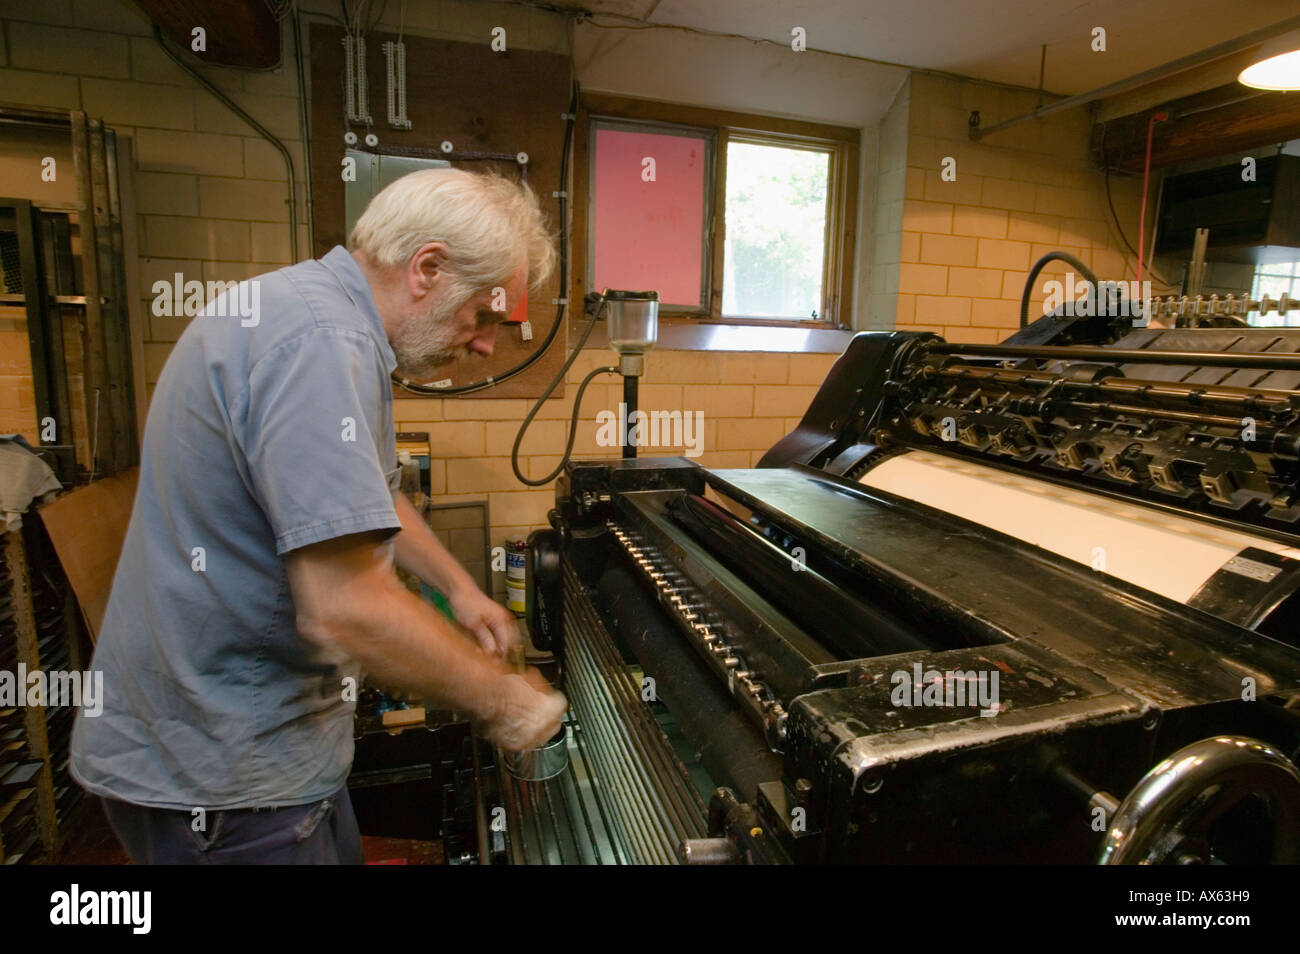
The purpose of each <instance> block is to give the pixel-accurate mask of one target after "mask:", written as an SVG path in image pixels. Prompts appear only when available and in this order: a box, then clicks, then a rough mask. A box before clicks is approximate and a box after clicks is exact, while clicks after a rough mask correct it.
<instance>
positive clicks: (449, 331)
mask: <svg viewBox="0 0 1300 954" xmlns="http://www.w3.org/2000/svg"><path fill="white" fill-rule="evenodd" d="M463 304H464V302H456V301H444V302H440V303H438V304H436V305H434V306H433V307H432V308H431V309H429V311H428V312H426V313H425V314H423V315H419V316H416V317H413V318H411V319H409V320H408V321H407V322H406V323H405V324H404V325H403V326H402V329H401V330H400V331H399V332H398V333H397V334H396V335H395V336H394V337H393V340H392V342H391V344H392V346H393V354H394V355H396V357H397V373H398V374H399V375H401V376H402V377H403V378H406V379H407V380H409V381H425V380H428V379H429V378H430V377H432V375H433V372H434V371H436V370H438V369H439V368H441V367H444V366H445V365H448V364H451V363H452V362H453V361H460V360H461V359H463V358H467V357H469V355H470V350H469V348H468V347H467V346H465V345H455V344H453V342H454V341H455V338H456V332H455V330H454V329H453V328H452V325H451V322H452V316H453V315H455V313H456V312H457V311H458V310H459V309H460V307H461V305H463Z"/></svg>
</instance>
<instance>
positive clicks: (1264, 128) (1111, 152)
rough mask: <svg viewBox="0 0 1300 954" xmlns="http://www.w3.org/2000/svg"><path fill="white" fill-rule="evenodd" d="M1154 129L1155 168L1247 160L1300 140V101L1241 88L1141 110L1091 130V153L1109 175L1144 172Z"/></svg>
mask: <svg viewBox="0 0 1300 954" xmlns="http://www.w3.org/2000/svg"><path fill="white" fill-rule="evenodd" d="M1158 112H1165V113H1168V114H1169V118H1168V119H1167V120H1165V121H1162V122H1158V123H1156V124H1155V131H1154V134H1153V136H1152V142H1151V167H1152V168H1153V169H1158V168H1161V167H1163V166H1168V165H1172V164H1173V163H1175V162H1181V161H1186V160H1190V159H1208V158H1211V157H1213V156H1223V155H1229V154H1232V153H1241V154H1242V155H1249V154H1252V153H1255V152H1258V151H1259V150H1262V149H1268V148H1270V147H1273V146H1276V145H1277V144H1278V143H1281V142H1287V141H1289V140H1291V139H1296V138H1300V96H1297V95H1295V94H1290V95H1288V94H1286V93H1273V92H1260V91H1259V90H1253V89H1249V88H1248V87H1245V86H1241V85H1240V84H1237V83H1229V84H1226V85H1223V86H1218V87H1216V88H1214V89H1211V90H1206V91H1205V92H1203V93H1198V94H1196V95H1195V96H1186V97H1183V98H1182V99H1177V100H1174V101H1172V102H1170V103H1166V104H1165V105H1163V106H1160V107H1159V108H1156V109H1147V110H1143V111H1142V112H1140V113H1134V114H1132V115H1130V116H1125V117H1123V118H1121V119H1115V120H1111V121H1110V122H1108V123H1104V124H1101V123H1099V124H1098V125H1097V126H1095V127H1093V149H1094V152H1095V153H1096V154H1097V157H1098V159H1099V160H1100V161H1102V162H1106V163H1109V166H1110V168H1111V169H1117V170H1121V171H1126V172H1140V171H1141V170H1142V164H1143V161H1144V158H1145V153H1146V137H1147V122H1148V120H1149V119H1150V118H1151V116H1152V115H1154V114H1155V113H1158Z"/></svg>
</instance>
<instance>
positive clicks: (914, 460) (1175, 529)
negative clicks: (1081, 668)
mask: <svg viewBox="0 0 1300 954" xmlns="http://www.w3.org/2000/svg"><path fill="white" fill-rule="evenodd" d="M859 483H861V484H863V485H864V486H867V487H874V488H876V489H878V490H884V491H888V492H889V493H892V494H896V495H898V496H900V497H906V498H908V499H909V500H915V501H917V502H918V503H922V504H926V505H927V506H930V507H934V508H935V509H936V510H943V511H946V512H948V513H951V514H954V515H955V516H959V517H964V518H965V519H967V520H971V521H973V522H975V523H978V524H981V525H982V526H985V527H990V528H992V529H994V530H999V531H1001V532H1002V533H1005V534H1008V535H1010V536H1013V537H1017V538H1019V539H1021V540H1024V541H1025V542H1026V543H1031V544H1033V545H1035V546H1039V547H1042V548H1043V549H1045V550H1050V551H1051V552H1052V553H1056V554H1058V555H1060V556H1063V557H1065V558H1067V559H1070V560H1074V561H1076V562H1078V563H1082V564H1083V565H1085V566H1088V567H1092V568H1093V569H1097V570H1101V571H1103V572H1105V573H1109V574H1110V575H1111V576H1116V577H1119V578H1120V579H1123V580H1127V581H1129V582H1130V583H1133V584H1135V585H1137V586H1140V587H1143V588H1144V589H1147V590H1151V591H1152V592H1155V593H1160V594H1162V595H1164V596H1167V597H1169V598H1171V599H1175V600H1178V601H1179V602H1180V603H1186V602H1187V601H1188V600H1190V599H1191V598H1192V596H1193V595H1194V594H1195V593H1196V591H1197V590H1199V589H1200V588H1201V586H1202V584H1204V583H1205V581H1206V580H1208V579H1209V578H1210V577H1211V576H1213V575H1214V574H1215V573H1216V572H1218V570H1219V569H1220V568H1221V567H1222V566H1223V564H1224V563H1226V562H1227V561H1228V560H1230V559H1232V557H1234V556H1236V555H1237V554H1238V553H1240V552H1241V551H1242V550H1244V549H1245V548H1247V547H1257V548H1258V549H1260V550H1265V551H1268V552H1270V553H1280V554H1283V555H1285V556H1289V557H1291V558H1293V559H1300V550H1296V549H1294V548H1292V547H1288V546H1286V545H1285V544H1282V543H1277V542H1275V541H1273V540H1269V539H1267V538H1265V537H1257V536H1252V535H1250V534H1245V533H1237V532H1235V531H1232V530H1225V529H1222V528H1220V527H1216V526H1213V525H1212V524H1208V523H1204V522H1202V521H1199V520H1194V519H1192V518H1190V517H1181V516H1178V515H1176V514H1169V513H1162V512H1160V511H1158V510H1154V509H1151V508H1148V507H1143V506H1141V505H1139V504H1130V503H1125V502H1124V501H1121V500H1115V499H1112V498H1110V497H1105V496H1102V495H1100V494H1093V493H1089V492H1087V491H1084V490H1076V489H1073V488H1070V487H1062V486H1060V485H1057V484H1052V483H1048V482H1046V481H1041V480H1035V479H1033V478H1030V477H1022V476H1020V475H1019V474H1012V473H1007V472H1006V471H1002V470H997V469H996V468H992V467H984V466H981V465H980V464H976V463H972V462H970V461H965V460H956V459H953V458H949V457H944V456H941V455H939V454H931V453H928V452H926V451H910V452H908V453H905V454H902V455H900V456H898V457H894V458H891V459H889V460H887V461H885V462H884V463H882V464H880V465H879V466H877V467H874V468H872V469H871V470H869V471H867V473H866V474H864V475H863V477H862V479H861V480H860V481H859Z"/></svg>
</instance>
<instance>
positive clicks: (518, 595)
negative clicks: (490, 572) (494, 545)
mask: <svg viewBox="0 0 1300 954" xmlns="http://www.w3.org/2000/svg"><path fill="white" fill-rule="evenodd" d="M527 575H528V546H527V544H525V543H524V541H523V540H509V541H507V542H506V608H507V609H509V610H510V611H511V612H512V613H514V614H516V615H517V616H523V615H524V613H525V612H526V611H527V609H528V587H527Z"/></svg>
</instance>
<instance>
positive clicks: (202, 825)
mask: <svg viewBox="0 0 1300 954" xmlns="http://www.w3.org/2000/svg"><path fill="white" fill-rule="evenodd" d="M103 802H104V813H105V814H106V815H107V816H108V823H109V824H110V825H112V826H113V831H114V832H115V833H116V834H117V837H118V840H119V841H121V842H122V845H123V847H125V848H126V851H127V854H129V855H130V856H131V860H132V861H133V862H135V863H136V864H138V865H258V864H270V865H359V864H362V863H363V861H364V857H363V855H362V852H361V831H360V829H358V827H357V819H356V816H355V815H354V814H353V813H352V801H351V800H350V799H349V798H348V790H347V786H346V785H345V786H344V787H343V788H341V789H339V790H338V791H337V792H335V793H334V794H333V795H331V796H330V797H329V798H326V799H323V800H322V801H319V802H313V803H311V804H309V805H293V806H289V807H286V808H240V809H232V810H228V811H210V812H206V813H204V814H203V815H202V816H198V817H196V816H195V815H194V814H192V813H190V812H182V811H174V810H172V809H167V808H147V807H145V806H143V805H134V804H131V803H129V802H119V801H116V800H114V799H109V798H105V799H104V800H103ZM196 829H197V830H196Z"/></svg>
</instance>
